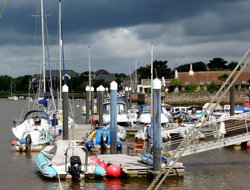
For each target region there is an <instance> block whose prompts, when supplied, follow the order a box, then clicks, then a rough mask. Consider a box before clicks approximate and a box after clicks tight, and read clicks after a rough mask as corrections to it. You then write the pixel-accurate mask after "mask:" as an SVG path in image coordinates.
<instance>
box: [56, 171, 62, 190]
mask: <svg viewBox="0 0 250 190" xmlns="http://www.w3.org/2000/svg"><path fill="white" fill-rule="evenodd" d="M57 178H58V183H59V186H60V189H61V190H63V188H62V183H61V180H60V176H59V173H57Z"/></svg>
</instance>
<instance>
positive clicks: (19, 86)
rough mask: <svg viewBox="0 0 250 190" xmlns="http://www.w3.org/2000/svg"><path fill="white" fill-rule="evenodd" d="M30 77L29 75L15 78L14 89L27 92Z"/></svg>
mask: <svg viewBox="0 0 250 190" xmlns="http://www.w3.org/2000/svg"><path fill="white" fill-rule="evenodd" d="M31 78H32V76H31V75H25V76H19V77H17V78H15V80H14V81H15V84H16V85H15V86H16V91H18V92H28V90H29V81H30V79H31Z"/></svg>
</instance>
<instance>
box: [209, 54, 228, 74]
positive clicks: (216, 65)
mask: <svg viewBox="0 0 250 190" xmlns="http://www.w3.org/2000/svg"><path fill="white" fill-rule="evenodd" d="M207 66H208V68H209V70H210V71H219V70H225V69H226V68H227V61H225V60H224V59H222V58H219V57H217V58H213V59H212V60H210V61H209V63H208V64H207Z"/></svg>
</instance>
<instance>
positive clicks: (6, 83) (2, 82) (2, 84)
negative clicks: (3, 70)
mask: <svg viewBox="0 0 250 190" xmlns="http://www.w3.org/2000/svg"><path fill="white" fill-rule="evenodd" d="M10 83H11V77H10V76H7V75H1V76H0V90H1V91H10Z"/></svg>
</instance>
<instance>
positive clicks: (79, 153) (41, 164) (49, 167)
mask: <svg viewBox="0 0 250 190" xmlns="http://www.w3.org/2000/svg"><path fill="white" fill-rule="evenodd" d="M36 164H37V166H38V168H39V170H40V172H41V173H42V174H43V175H44V176H45V177H48V178H60V179H72V178H73V179H75V180H81V179H82V178H84V177H85V176H88V177H90V178H93V177H95V175H99V176H105V175H106V171H105V169H104V168H102V167H101V166H98V165H97V164H96V163H95V162H93V161H91V160H90V159H89V157H88V151H87V149H86V147H85V146H82V145H79V143H78V142H77V141H73V140H58V141H56V143H55V145H53V146H47V147H46V148H44V149H43V150H42V151H41V152H40V153H39V154H38V155H37V156H36Z"/></svg>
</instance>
